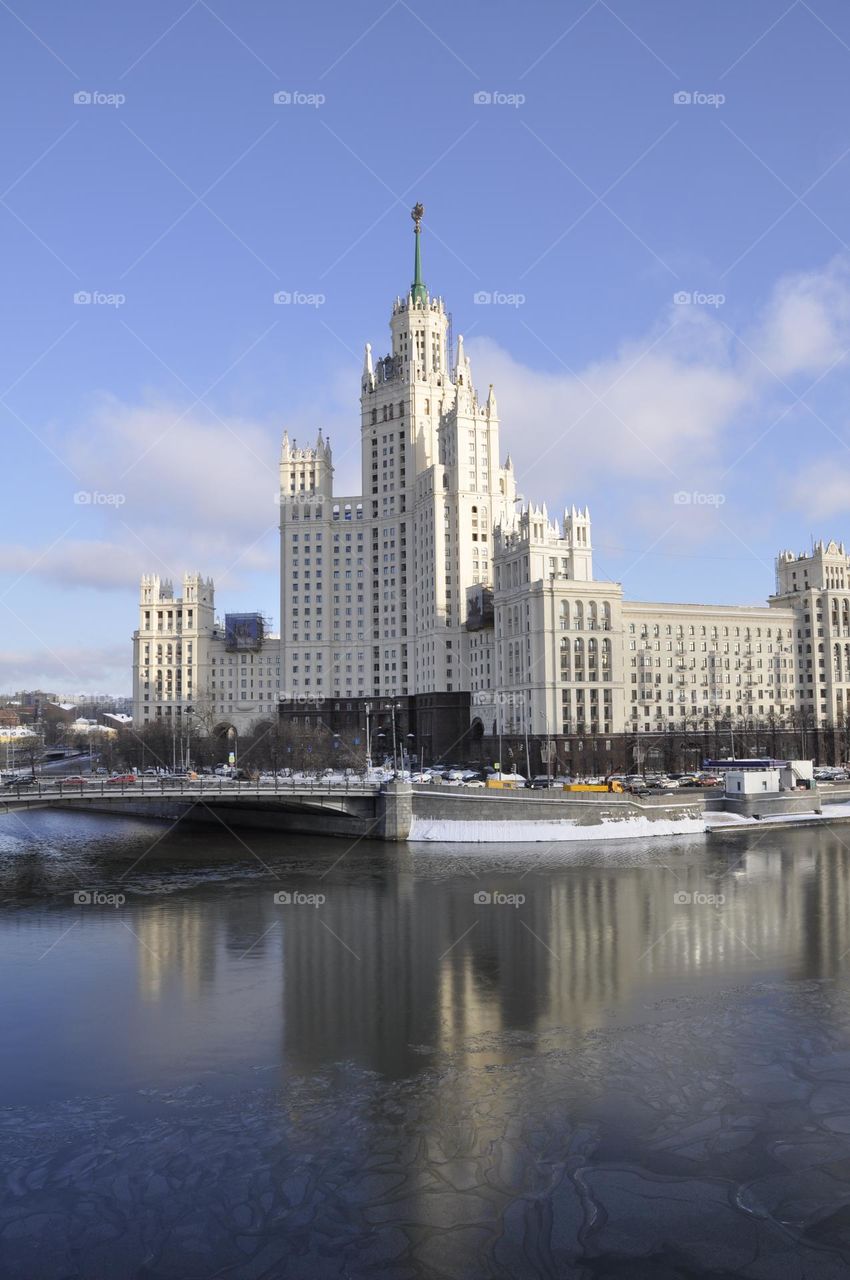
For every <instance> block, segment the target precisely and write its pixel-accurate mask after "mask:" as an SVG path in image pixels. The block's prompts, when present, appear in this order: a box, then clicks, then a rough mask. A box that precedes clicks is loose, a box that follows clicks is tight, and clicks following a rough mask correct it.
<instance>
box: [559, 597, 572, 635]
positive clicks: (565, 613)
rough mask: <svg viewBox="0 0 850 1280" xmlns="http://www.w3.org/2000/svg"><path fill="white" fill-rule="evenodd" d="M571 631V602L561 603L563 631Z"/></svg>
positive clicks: (564, 601) (563, 601)
mask: <svg viewBox="0 0 850 1280" xmlns="http://www.w3.org/2000/svg"><path fill="white" fill-rule="evenodd" d="M569 629H570V602H569V600H562V601H561V630H562V631H569Z"/></svg>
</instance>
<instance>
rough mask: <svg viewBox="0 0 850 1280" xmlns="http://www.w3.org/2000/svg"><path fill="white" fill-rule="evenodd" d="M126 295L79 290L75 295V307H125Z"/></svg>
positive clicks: (96, 290)
mask: <svg viewBox="0 0 850 1280" xmlns="http://www.w3.org/2000/svg"><path fill="white" fill-rule="evenodd" d="M126 301H127V295H126V294H125V293H104V292H103V291H102V290H101V289H94V290H92V291H90V290H88V289H78V290H77V292H76V293H75V294H74V306H75V307H123V306H124V303H125V302H126Z"/></svg>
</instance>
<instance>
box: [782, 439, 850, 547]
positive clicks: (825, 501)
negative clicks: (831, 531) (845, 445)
mask: <svg viewBox="0 0 850 1280" xmlns="http://www.w3.org/2000/svg"><path fill="white" fill-rule="evenodd" d="M790 496H791V500H792V501H793V503H794V505H795V506H797V507H799V509H800V510H801V511H803V512H804V513H805V514H806V515H808V516H812V517H813V518H819V517H823V516H833V515H840V516H842V517H843V518H844V520H845V521H846V519H847V514H848V512H850V455H845V457H844V458H838V457H834V456H833V457H826V456H824V457H823V458H822V459H821V461H819V462H816V463H813V464H811V465H810V466H807V467H805V468H804V469H803V470H802V471H801V472H800V474H799V476H798V477H797V479H796V481H795V482H794V485H793V487H792V489H791V495H790ZM846 534H850V529H848V530H845V531H844V532H842V533H841V536H842V537H844V536H846Z"/></svg>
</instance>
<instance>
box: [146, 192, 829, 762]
mask: <svg viewBox="0 0 850 1280" xmlns="http://www.w3.org/2000/svg"><path fill="white" fill-rule="evenodd" d="M422 212H423V211H422V207H421V206H420V205H417V206H416V207H415V208H414V210H413V220H414V246H415V247H414V271H413V281H412V283H411V285H410V288H409V289H408V291H407V293H406V295H405V296H403V297H397V298H396V300H395V302H394V303H393V306H392V310H391V315H390V322H389V328H390V342H389V350H388V351H387V353H386V354H385V355H383V356H381V357H378V358H375V357H374V356H373V351H372V347H371V345H370V344H369V343H367V344H366V346H365V352H364V359H363V368H362V374H361V379H360V440H361V492H360V493H359V494H355V495H342V496H340V495H337V494H335V493H334V466H333V453H332V449H331V444H330V441H329V440H327V439H325V437H324V435H323V433H321V432H320V433H319V436H318V439H317V441H316V442H315V444H313V445H310V446H308V447H299V446H298V444H297V442H296V441H294V440H293V441H290V439H289V436H288V434H284V436H283V443H282V447H281V454H280V464H279V474H280V635H279V636H273V635H270V634H268V627H267V625H266V624H265V621H264V619H262V617H261V615H259V614H252V615H226V616H225V620H224V622H223V623H222V622H220V621H219V620H217V619H216V616H215V609H214V591H213V584H212V581H211V580H210V579H204V578H202V577H201V576H200V575H199V574H194V575H187V576H186V578H185V579H184V582H183V593H182V595H180V596H177V597H175V596H174V592H173V587H172V584H171V583H169V582H165V581H162V580H160V579H159V578H157V577H145V578H144V579H143V580H142V591H141V600H140V619H139V629H138V631H137V632H136V633H135V637H134V690H133V710H134V719H135V722H136V724H137V725H144V724H146V723H152V722H153V721H155V720H157V719H162V718H166V719H169V718H173V719H174V720H177V719H180V718H181V717H185V716H186V715H187V714H192V715H194V716H195V718H196V719H195V724H196V726H198V727H207V728H209V729H210V731H216V732H223V731H224V730H226V729H227V728H229V727H233V728H235V729H236V730H237V731H238V732H243V731H244V730H245V729H247V728H249V727H251V725H252V724H254V723H256V722H257V721H258V720H262V719H268V718H269V716H270V715H272V714H274V713H275V711H276V709H277V710H278V711H279V713H280V714H283V715H287V716H290V717H291V716H297V715H298V714H300V713H301V712H302V709H303V710H304V713H305V714H309V712H310V710H311V709H313V708H316V707H319V708H325V719H327V717H328V716H330V717H331V719H333V720H334V725H335V726H339V727H338V728H335V729H334V732H335V733H337V734H339V733H347V732H349V731H350V732H352V733H353V731H354V726H355V725H358V726H361V729H362V726H363V724H364V719H365V706H366V704H367V703H368V704H369V706H370V708H374V709H375V711H376V712H378V713H380V712H381V711H382V710H386V708H388V707H391V706H397V707H398V708H399V709H401V708H403V714H404V717H405V725H404V728H405V736H406V737H409V738H411V739H414V738H416V739H421V741H422V750H423V753H424V752H425V744H426V741H427V743H428V744H429V746H430V748H431V749H432V750H433V751H435V752H439V754H444V751H443V748H444V747H445V748H446V749H447V750H448V749H450V748H454V749H453V750H452V751H451V754H452V755H453V756H454V758H456V759H458V758H473V757H475V756H476V755H477V756H478V757H479V758H485V757H489V756H493V755H494V753H498V754H499V755H501V754H502V753H503V751H504V750H505V749H506V750H507V751H508V753H509V755H510V756H511V757H513V759H514V760H516V761H517V762H518V763H520V764H521V765H522V764H525V765H527V767H528V768H529V769H539V768H541V767H549V766H552V765H557V766H558V767H559V768H563V769H569V770H571V771H581V768H582V764H585V765H587V764H589V762H590V760H591V759H592V760H593V762H594V763H595V765H596V766H597V768H595V769H594V771H601V770H602V769H607V768H610V767H614V766H619V767H624V766H625V767H627V766H629V765H630V764H632V763H635V764H640V763H641V762H642V761H644V760H645V759H646V755H647V753H648V752H650V751H652V750H654V751H656V753H657V751H658V743H659V742H660V741H665V742H666V741H669V740H671V739H672V738H674V737H675V736H676V735H678V736H679V737H680V738H681V739H682V740H683V743H682V745H683V749H684V751H685V754H686V753H687V751H691V752H692V754H693V763H697V762H698V757H700V756H701V755H702V754H703V753H704V752H706V751H710V750H714V751H716V750H717V749H718V747H719V745H720V743H719V738H720V737H721V736H722V737H723V741H724V743H725V745H726V753H727V754H728V749H729V747H730V746H732V745H734V739H735V734H736V732H737V733H738V734H739V735H740V734H741V733H742V732H745V731H748V730H749V729H754V730H755V731H759V730H761V729H763V730H764V732H766V733H772V734H773V735H774V744H775V742H776V737H775V735H776V734H777V733H780V732H786V731H787V732H788V733H793V734H795V735H798V734H802V735H803V738H802V742H801V741H800V739H799V738H798V739H797V742H796V745H797V748H799V747H800V746H802V747H803V748H804V749H805V748H806V747H807V746H811V745H812V743H813V744H814V749H815V750H817V751H821V747H822V741H821V736H819V735H825V737H824V739H823V740H824V741H828V742H830V743H831V746H829V749H828V752H826V754H829V755H831V756H832V757H841V758H845V757H846V756H847V755H848V754H849V753H850V557H848V555H847V553H846V551H845V548H844V545H843V544H837V543H835V542H829V543H826V544H825V543H822V542H819V543H817V544H816V545H815V546H813V548H812V550H811V551H810V552H808V553H803V554H799V555H796V554H794V553H792V552H783V553H782V554H781V555H780V556H779V557H778V559H777V562H776V583H775V591H774V594H773V595H771V596H770V597H769V599H768V600H767V601H766V603H765V604H764V605H755V606H751V607H750V606H746V607H745V606H721V605H699V604H674V603H670V604H663V603H651V602H645V601H631V600H627V599H625V598H624V593H623V587H622V584H620V583H617V582H609V581H604V580H597V579H596V578H594V574H593V548H592V539H591V520H590V513H589V511H588V510H587V508H584V509H580V508H576V507H571V508H569V509H568V510H567V511H565V512H564V513H563V516H562V518H561V519H553V518H552V517H550V515H549V514H548V512H547V509H546V507H545V505H544V506H536V505H520V503H519V499H518V497H517V491H516V481H515V477H514V471H513V466H512V464H511V460H510V457H509V456H508V457H505V458H504V460H502V453H501V446H500V439H499V431H500V423H499V416H498V407H497V402H496V396H495V393H494V390H493V387H492V386H490V387H489V389H488V392H487V395H486V396H485V397H479V395H478V393H477V391H476V389H475V386H474V383H473V378H472V370H471V365H470V360H469V357H468V356H467V354H466V352H465V349H464V343H463V338H462V337H458V339H457V342H456V345H455V344H453V342H452V335H451V327H452V326H451V317H450V315H449V313H448V311H447V309H446V306H445V304H444V302H443V300H442V298H440V297H434V296H432V295H431V294H430V293H429V291H428V289H427V287H426V285H425V283H424V281H423V278H422V255H421V220H422ZM231 620H233V621H232V623H231ZM240 620H241V621H240ZM240 627H241V630H240ZM190 708H191V712H190V710H189V709H190ZM417 719H419V723H417ZM443 721H445V726H444V731H442V730H441V729H440V725H439V724H438V722H443ZM426 722H427V724H428V729H427V732H426V731H425V729H424V727H423V726H424V724H425V723H426ZM328 723H330V721H329V720H328ZM459 726H460V727H459ZM449 727H450V730H451V731H449ZM807 735H814V738H812V740H811V742H810V741H809V738H808V737H807ZM842 735H843V736H842ZM438 742H439V744H440V745H439V747H438V746H437V743H438ZM506 744H507V746H506ZM765 746H766V747H768V748H769V746H770V743H765ZM804 754H808V752H807V751H805V750H804Z"/></svg>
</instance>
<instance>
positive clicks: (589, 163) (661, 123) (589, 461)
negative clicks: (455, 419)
mask: <svg viewBox="0 0 850 1280" xmlns="http://www.w3.org/2000/svg"><path fill="white" fill-rule="evenodd" d="M0 138H2V147H0V155H2V160H1V161H0V227H2V234H1V235H0V257H1V258H2V261H1V262H0V272H2V280H3V294H4V304H5V305H4V306H3V317H4V322H3V331H2V341H0V428H1V429H2V442H3V443H2V452H0V469H1V470H2V476H3V480H4V484H3V503H2V512H1V513H0V691H5V692H8V691H13V690H16V689H20V688H33V687H41V688H45V689H48V690H52V691H56V692H62V693H77V692H81V691H84V690H85V691H87V692H107V693H113V694H117V695H121V694H128V693H129V692H130V690H131V669H130V668H131V636H132V631H133V629H134V627H135V626H136V625H137V620H138V584H139V577H140V575H141V574H142V573H144V572H148V573H158V574H160V575H161V576H162V577H171V578H173V579H175V581H176V582H177V583H179V580H180V579H181V578H182V574H183V573H184V572H185V571H198V570H199V571H201V572H202V573H204V574H205V575H212V576H213V578H214V579H215V583H216V600H217V606H218V610H219V611H220V612H221V613H222V614H223V613H224V611H225V609H230V610H243V609H257V608H259V609H262V610H263V611H264V612H266V613H268V614H270V615H271V616H272V617H273V619H274V621H275V623H277V621H278V618H277V614H278V610H279V601H278V587H277V566H278V537H277V511H276V507H275V505H274V504H275V500H276V493H277V459H278V455H279V449H280V438H281V435H282V433H283V431H284V430H288V431H289V434H290V436H291V437H292V436H294V437H295V438H296V439H297V440H298V442H299V443H309V442H312V441H313V440H314V439H315V436H316V433H317V431H318V430H319V428H322V429H323V431H324V433H325V435H326V436H329V437H330V438H331V442H332V445H333V450H334V460H335V464H336V484H337V491H338V492H343V493H345V492H348V493H352V492H359V491H360V484H359V475H358V466H359V411H358V403H357V401H358V396H359V380H360V370H361V367H362V359H363V344H364V342H366V341H370V342H371V343H372V344H373V347H374V349H375V352H376V355H377V354H380V353H381V352H383V351H384V350H386V349H387V348H388V345H389V331H388V322H389V315H390V308H391V305H392V300H393V299H394V298H395V297H396V295H397V294H399V293H404V292H405V291H406V289H407V288H408V286H409V283H410V279H411V273H412V251H413V235H412V225H413V224H412V223H411V220H410V216H409V210H410V207H411V205H412V204H413V203H414V202H415V201H421V202H422V203H423V204H424V206H425V211H426V212H425V220H424V224H423V237H422V239H423V265H424V276H425V279H426V282H427V284H428V287H429V289H430V291H431V292H432V293H435V294H440V295H442V296H443V298H444V299H445V301H446V304H447V306H448V308H449V310H450V311H451V313H452V317H453V326H454V333H455V335H457V334H458V333H462V334H463V335H464V338H465V342H466V347H467V351H468V353H469V354H470V355H471V358H472V370H473V375H474V379H475V382H476V384H477V386H478V388H479V391H480V392H482V393H483V394H484V395H486V392H487V387H488V384H489V383H491V382H492V383H494V385H495V390H496V395H497V399H498V405H499V412H500V416H501V420H502V427H501V436H502V450H503V453H507V452H510V454H511V455H512V458H513V461H514V465H515V467H516V471H517V477H518V486H519V490H520V492H521V494H522V495H523V497H524V499H525V500H526V501H530V502H536V503H543V502H544V501H545V502H546V504H547V507H548V510H549V512H550V513H551V514H553V515H557V514H558V512H559V511H562V510H563V507H564V505H565V504H573V503H575V504H576V505H581V506H584V505H588V506H589V507H590V511H591V516H592V519H593V543H594V568H595V574H596V576H597V577H600V578H606V579H612V580H615V581H618V582H622V583H623V586H624V590H625V594H626V596H627V598H630V599H656V600H675V601H706V602H727V603H760V602H763V601H764V600H765V599H766V597H767V596H768V595H769V593H770V592H771V590H772V589H773V581H774V573H773V564H774V557H775V556H776V554H777V553H778V552H779V551H781V550H783V549H785V548H790V549H792V550H795V551H800V550H804V549H805V548H807V547H808V546H809V545H810V542H811V539H812V538H813V537H814V538H821V537H823V538H830V537H834V538H836V539H837V540H841V539H843V538H845V537H846V536H848V535H850V518H848V507H850V451H848V438H849V437H848V408H847V406H848V403H850V400H848V391H850V363H848V353H850V186H848V175H850V8H848V6H847V5H846V3H843V2H842V0H812V2H811V3H809V2H808V0H789V2H788V3H786V2H785V0H747V3H746V4H742V3H741V0H692V2H691V3H689V4H687V5H685V4H682V3H681V0H642V2H641V3H635V0H562V2H561V3H552V2H551V0H546V2H543V0H527V2H526V3H525V4H524V5H523V6H522V7H521V8H517V6H515V5H508V4H504V3H502V2H501V0H488V2H487V3H483V2H480V3H479V0H467V2H466V3H464V4H463V5H457V4H450V3H445V2H444V0H432V3H431V4H429V5H427V6H422V5H414V4H413V3H408V2H407V0H393V2H392V3H389V4H387V3H385V2H384V0H378V2H377V3H371V0H369V2H361V3H358V4H355V5H350V4H349V5H343V4H341V3H338V2H337V3H327V2H323V0H318V2H317V3H312V4H309V5H303V4H299V5H296V4H291V3H271V0H239V3H236V0H209V3H208V2H207V0H174V2H173V3H172V2H166V0H147V2H146V3H145V4H144V5H138V4H130V3H127V2H126V0H125V2H124V3H116V2H115V0H75V3H74V4H73V5H68V4H67V3H66V2H65V0H62V2H61V3H60V2H59V0H28V2H27V3H26V4H24V3H23V0H11V3H7V2H6V0H2V3H0ZM276 298H277V299H278V300H277V301H276ZM280 299H283V300H282V301H281V300H280Z"/></svg>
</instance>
